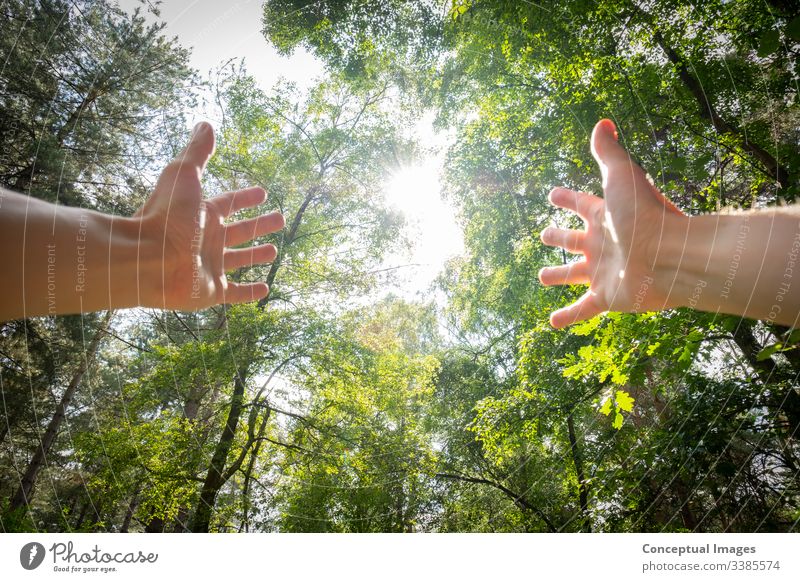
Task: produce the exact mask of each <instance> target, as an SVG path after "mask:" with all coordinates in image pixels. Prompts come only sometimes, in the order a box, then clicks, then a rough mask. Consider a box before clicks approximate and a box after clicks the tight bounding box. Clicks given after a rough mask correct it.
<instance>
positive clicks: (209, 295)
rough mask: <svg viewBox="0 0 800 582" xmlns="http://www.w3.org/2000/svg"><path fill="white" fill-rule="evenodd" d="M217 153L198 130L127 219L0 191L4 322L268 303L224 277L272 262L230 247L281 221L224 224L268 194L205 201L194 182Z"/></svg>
mask: <svg viewBox="0 0 800 582" xmlns="http://www.w3.org/2000/svg"><path fill="white" fill-rule="evenodd" d="M213 152H214V131H213V129H212V128H211V126H210V125H208V124H207V123H202V124H199V125H198V126H197V127H196V128H195V132H194V133H193V135H192V139H191V141H190V142H189V145H187V147H186V149H185V150H184V151H183V152H182V153H181V154H180V155H179V156H178V157H177V158H176V159H175V160H173V161H172V162H171V163H170V164H169V165H168V166H167V167H166V168H165V169H164V171H163V172H162V174H161V176H160V177H159V180H158V183H157V185H156V187H155V190H154V191H153V194H152V195H151V197H150V198H149V199H148V201H147V202H146V203H145V205H144V206H143V207H142V208H141V209H139V211H138V212H137V213H136V214H135V215H134V216H133V217H130V218H127V217H126V218H121V217H114V216H111V215H107V214H102V213H99V212H94V211H91V210H84V209H80V208H70V207H65V206H57V205H53V204H49V203H47V202H43V201H41V200H37V199H35V198H31V197H29V196H22V195H20V194H15V193H13V192H8V191H5V190H0V248H2V249H3V252H4V254H5V269H6V277H5V278H4V279H5V282H4V284H3V285H2V286H0V320H8V319H15V318H19V317H31V316H36V315H54V314H60V313H80V312H88V311H95V310H99V309H116V308H124V307H134V306H139V305H141V306H145V307H159V308H167V309H181V310H191V309H200V308H203V307H208V306H210V305H214V304H217V303H223V302H225V303H236V302H241V301H251V300H255V299H260V298H262V297H264V296H266V295H267V293H268V291H269V290H268V289H267V285H266V284H265V283H252V284H236V283H232V282H229V281H228V280H227V278H226V276H225V272H226V271H231V270H234V269H238V268H240V267H244V266H248V265H252V264H255V263H264V262H270V261H272V260H274V259H275V257H276V255H277V250H276V249H275V247H274V246H273V245H260V246H254V247H249V248H245V249H234V248H227V247H233V246H236V245H241V244H243V243H245V242H247V241H249V240H252V239H254V238H256V237H259V236H262V235H264V234H267V233H271V232H276V231H277V230H280V229H281V228H283V225H284V220H283V216H281V215H280V214H278V213H271V214H266V215H262V216H260V217H258V218H253V219H250V220H243V221H239V222H234V223H231V224H225V222H224V220H225V218H227V217H228V216H230V215H231V214H233V213H234V212H236V211H237V210H241V209H243V208H248V207H252V206H256V205H258V204H260V203H262V202H264V200H265V198H266V193H265V192H264V190H262V189H261V188H248V189H245V190H240V191H237V192H228V193H225V194H222V195H221V196H218V197H216V198H213V199H210V200H203V195H202V189H201V186H200V178H201V176H202V173H203V171H204V169H205V166H206V164H207V162H208V160H209V158H210V157H211V155H212V154H213Z"/></svg>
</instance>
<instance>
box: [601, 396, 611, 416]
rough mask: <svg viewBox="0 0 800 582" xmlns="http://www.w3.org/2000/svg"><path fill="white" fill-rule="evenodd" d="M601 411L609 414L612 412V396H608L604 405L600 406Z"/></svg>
mask: <svg viewBox="0 0 800 582" xmlns="http://www.w3.org/2000/svg"><path fill="white" fill-rule="evenodd" d="M600 412H602V413H603V414H605V415H606V416H608V415H609V414H610V413H611V398H606V399H605V402H603V406H601V407H600Z"/></svg>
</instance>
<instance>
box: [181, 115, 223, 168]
mask: <svg viewBox="0 0 800 582" xmlns="http://www.w3.org/2000/svg"><path fill="white" fill-rule="evenodd" d="M214 147H215V138H214V128H213V127H211V124H210V123H208V122H206V121H201V122H200V123H198V124H197V125H195V126H194V129H193V130H192V136H191V137H190V138H189V143H188V144H186V147H185V148H184V149H183V151H182V152H181V153H180V154H178V157H177V158H175V161H176V162H177V163H179V164H181V165H188V166H191V167H193V168H195V169H196V170H197V173H198V174H202V173H203V171H204V170H205V169H206V164H208V160H209V159H211V156H212V155H214Z"/></svg>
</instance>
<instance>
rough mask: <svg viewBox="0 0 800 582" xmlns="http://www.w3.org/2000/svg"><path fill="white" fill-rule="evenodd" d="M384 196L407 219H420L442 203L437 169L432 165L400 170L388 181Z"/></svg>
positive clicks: (407, 167)
mask: <svg viewBox="0 0 800 582" xmlns="http://www.w3.org/2000/svg"><path fill="white" fill-rule="evenodd" d="M384 196H385V199H386V203H387V204H388V205H389V206H391V207H393V208H396V209H397V210H399V211H400V212H402V213H403V214H404V215H405V217H406V218H407V219H412V220H413V219H417V218H420V217H421V216H423V215H425V214H427V213H428V212H430V211H431V209H433V208H434V207H436V206H437V205H438V204H439V203H440V202H441V199H440V196H439V174H438V170H437V168H436V167H435V166H434V165H433V164H430V163H428V164H421V165H415V166H405V167H401V168H399V169H398V170H396V171H395V172H393V173H392V175H391V176H390V177H389V179H388V180H387V181H386V186H385V188H384Z"/></svg>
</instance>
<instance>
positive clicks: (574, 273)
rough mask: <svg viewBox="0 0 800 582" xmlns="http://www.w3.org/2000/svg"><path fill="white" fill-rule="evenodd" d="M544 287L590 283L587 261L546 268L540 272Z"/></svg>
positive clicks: (540, 279)
mask: <svg viewBox="0 0 800 582" xmlns="http://www.w3.org/2000/svg"><path fill="white" fill-rule="evenodd" d="M539 281H541V282H542V285H548V286H549V285H585V284H587V283H589V265H588V264H587V263H586V261H579V262H577V263H570V264H569V265H558V266H557V267H545V268H544V269H542V270H541V271H539Z"/></svg>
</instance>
